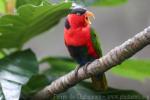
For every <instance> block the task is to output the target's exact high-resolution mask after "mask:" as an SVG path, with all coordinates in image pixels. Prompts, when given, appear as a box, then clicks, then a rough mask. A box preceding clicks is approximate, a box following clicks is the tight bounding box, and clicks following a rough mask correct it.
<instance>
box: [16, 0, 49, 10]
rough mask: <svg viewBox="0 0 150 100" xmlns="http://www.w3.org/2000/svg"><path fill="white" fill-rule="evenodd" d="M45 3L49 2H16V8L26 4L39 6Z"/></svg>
mask: <svg viewBox="0 0 150 100" xmlns="http://www.w3.org/2000/svg"><path fill="white" fill-rule="evenodd" d="M43 1H47V0H16V8H18V7H20V6H22V5H25V4H32V5H35V6H38V5H40V4H41V3H42V2H43Z"/></svg>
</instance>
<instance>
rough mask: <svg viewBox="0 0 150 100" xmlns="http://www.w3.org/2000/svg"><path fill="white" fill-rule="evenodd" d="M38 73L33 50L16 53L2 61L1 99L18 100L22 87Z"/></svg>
mask: <svg viewBox="0 0 150 100" xmlns="http://www.w3.org/2000/svg"><path fill="white" fill-rule="evenodd" d="M37 72H38V62H37V60H36V57H35V55H34V54H33V52H32V51H31V50H26V51H22V52H16V53H14V54H11V55H9V56H6V57H5V58H3V59H1V60H0V86H1V91H0V97H3V96H4V98H5V99H6V100H18V99H19V96H20V92H21V86H22V85H24V84H26V83H27V82H28V80H29V79H30V78H31V77H32V75H34V74H36V73H37Z"/></svg>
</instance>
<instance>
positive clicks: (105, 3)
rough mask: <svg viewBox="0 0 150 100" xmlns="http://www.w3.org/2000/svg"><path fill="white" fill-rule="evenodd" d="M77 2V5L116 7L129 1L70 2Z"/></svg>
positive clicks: (74, 0)
mask: <svg viewBox="0 0 150 100" xmlns="http://www.w3.org/2000/svg"><path fill="white" fill-rule="evenodd" d="M70 1H73V2H76V3H77V4H81V5H85V6H90V5H92V6H114V5H118V4H123V3H125V2H127V1H128V0H70Z"/></svg>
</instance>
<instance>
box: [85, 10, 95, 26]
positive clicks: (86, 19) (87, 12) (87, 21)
mask: <svg viewBox="0 0 150 100" xmlns="http://www.w3.org/2000/svg"><path fill="white" fill-rule="evenodd" d="M85 17H86V18H85V22H86V23H87V24H91V21H90V17H93V19H95V16H94V14H93V13H92V12H90V11H86V13H85Z"/></svg>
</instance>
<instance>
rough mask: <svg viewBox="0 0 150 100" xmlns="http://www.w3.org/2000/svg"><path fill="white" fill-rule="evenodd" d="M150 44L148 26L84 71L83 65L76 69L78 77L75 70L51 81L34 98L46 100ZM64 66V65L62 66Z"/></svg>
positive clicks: (35, 99)
mask: <svg viewBox="0 0 150 100" xmlns="http://www.w3.org/2000/svg"><path fill="white" fill-rule="evenodd" d="M149 44H150V27H148V28H146V29H145V30H144V31H142V32H140V33H138V34H137V35H135V36H134V37H133V38H131V39H129V40H127V41H126V42H124V43H123V44H122V45H120V46H118V47H115V48H114V49H112V50H111V51H110V52H108V53H107V54H106V55H105V56H103V57H102V58H100V59H96V60H95V61H93V62H92V63H91V64H90V65H89V66H88V67H87V72H84V70H83V67H84V66H83V67H81V68H80V69H79V71H78V79H76V78H75V77H76V76H75V74H74V73H75V70H73V71H71V72H70V73H68V74H66V75H64V76H62V77H60V78H58V79H57V80H55V81H53V82H52V83H51V84H50V85H49V86H46V87H45V88H44V89H43V90H41V91H39V92H38V93H37V94H36V95H35V96H34V97H33V99H34V100H46V99H47V98H49V97H52V96H53V95H54V94H58V93H61V92H64V91H66V90H67V89H69V88H71V87H73V86H74V85H75V84H77V83H78V82H80V81H81V80H84V79H87V78H89V77H91V76H92V75H96V74H97V73H104V72H106V71H107V70H108V69H110V68H112V67H113V66H116V65H118V64H120V63H122V62H123V61H125V60H126V59H128V58H130V57H131V56H133V55H134V54H135V53H137V52H138V51H140V50H141V49H143V48H144V47H145V46H147V45H149ZM62 67H64V66H62Z"/></svg>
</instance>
